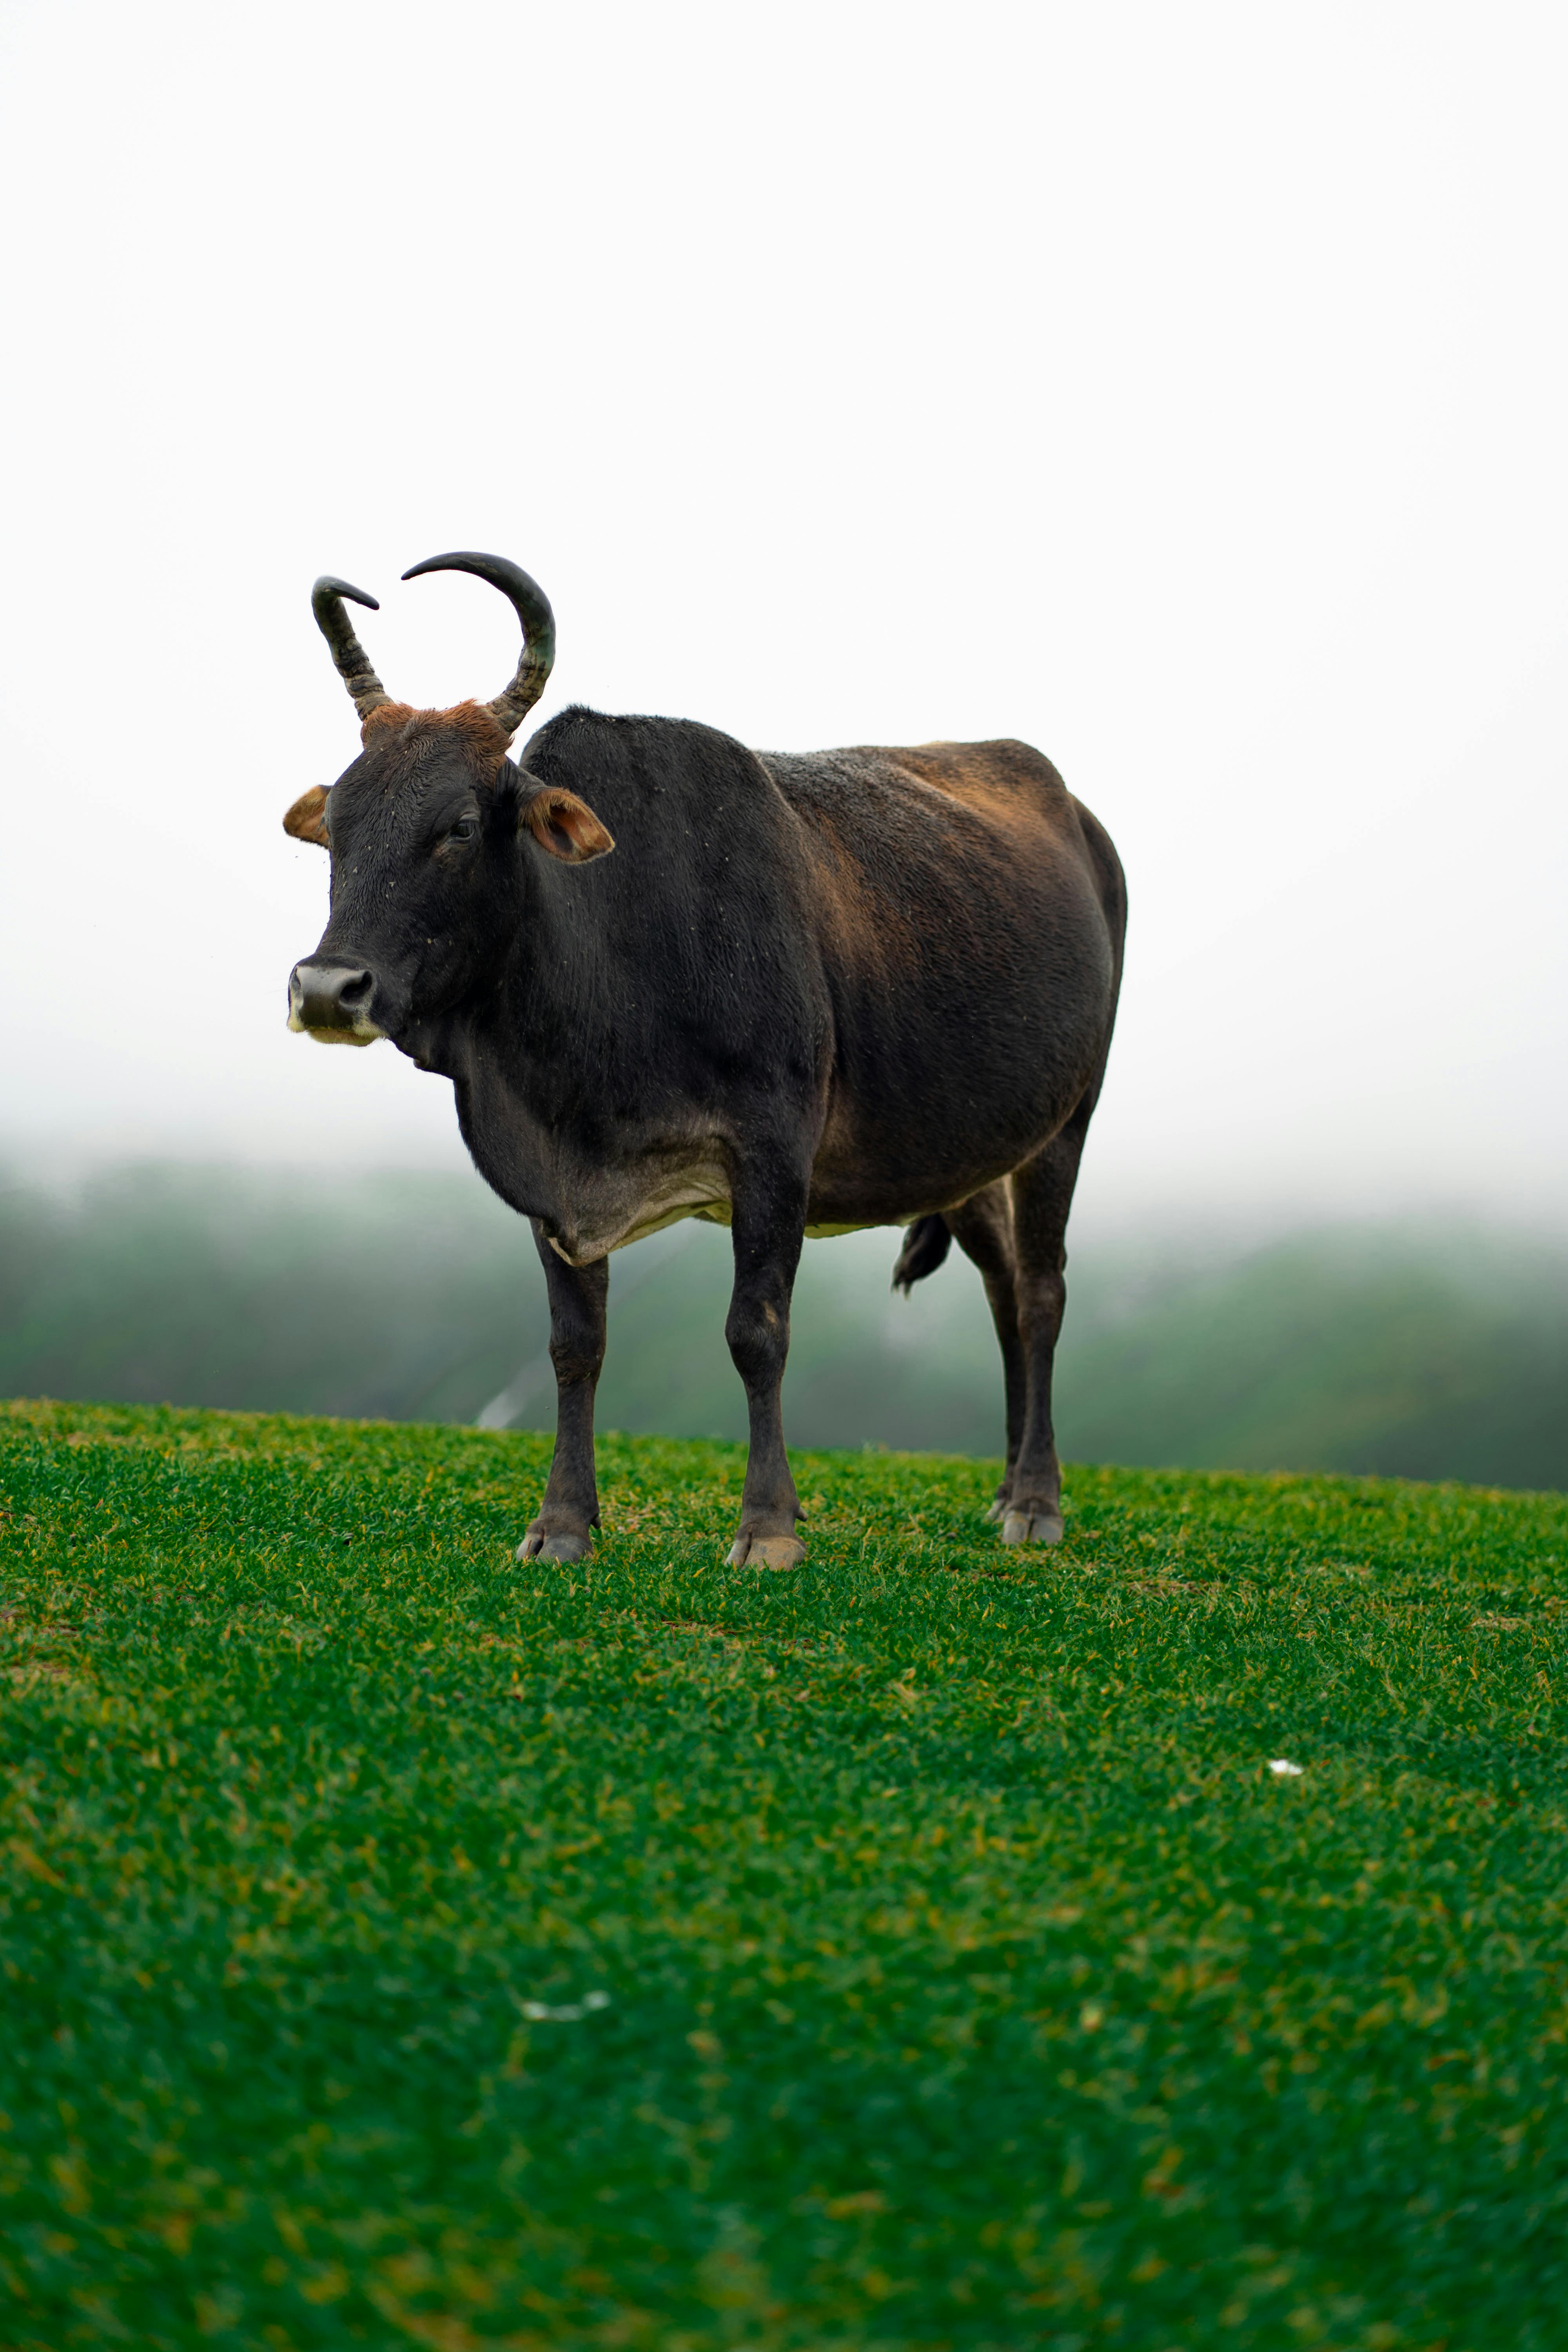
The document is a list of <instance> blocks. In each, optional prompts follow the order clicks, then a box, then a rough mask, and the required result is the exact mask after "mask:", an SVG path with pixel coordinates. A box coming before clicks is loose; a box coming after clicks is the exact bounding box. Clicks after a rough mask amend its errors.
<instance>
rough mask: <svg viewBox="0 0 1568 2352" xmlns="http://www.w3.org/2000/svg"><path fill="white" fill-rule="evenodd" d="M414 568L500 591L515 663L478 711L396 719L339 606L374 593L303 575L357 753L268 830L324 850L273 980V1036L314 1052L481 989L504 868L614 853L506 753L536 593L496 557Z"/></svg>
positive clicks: (533, 673)
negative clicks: (355, 723)
mask: <svg viewBox="0 0 1568 2352" xmlns="http://www.w3.org/2000/svg"><path fill="white" fill-rule="evenodd" d="M420 572H475V573H477V574H478V576H479V579H481V580H488V581H489V583H491V585H492V586H493V587H496V588H499V589H500V590H501V591H502V593H504V594H505V595H507V596H510V599H511V602H512V604H513V605H514V606H515V608H516V611H517V615H518V618H519V620H520V621H521V623H522V635H523V645H522V654H521V658H520V660H519V662H518V666H517V675H516V677H514V678H513V679H512V681H511V684H510V686H509V687H508V688H506V691H505V692H504V693H503V694H498V695H497V697H496V698H495V700H494V701H493V702H483V703H480V702H459V703H458V706H457V708H456V709H452V710H415V709H411V708H410V707H409V705H408V704H407V703H405V702H394V700H393V699H392V697H391V696H390V695H389V694H387V693H386V692H385V691H384V688H383V687H382V683H381V680H380V679H379V678H378V677H377V676H376V674H375V672H374V669H372V667H371V666H370V663H369V661H368V660H367V658H366V656H365V652H364V648H363V646H362V645H361V644H360V641H359V639H358V638H357V637H356V636H355V635H354V632H353V624H352V622H351V621H350V619H349V616H348V614H347V613H346V612H345V611H344V609H343V599H344V597H345V596H348V597H352V598H353V601H354V603H355V604H365V605H368V606H369V607H370V609H371V611H372V612H374V611H376V610H377V609H378V607H377V605H376V601H375V599H374V596H367V595H365V593H363V590H362V589H359V588H351V587H350V586H349V584H348V582H347V581H346V580H334V579H331V578H324V579H321V580H318V581H317V583H316V585H315V588H314V590H313V591H312V592H311V596H310V605H311V610H312V611H313V612H314V614H315V615H316V619H317V622H318V623H319V625H320V626H321V633H322V635H324V636H325V638H326V640H327V643H328V645H329V646H331V650H332V659H333V661H334V662H335V663H336V664H337V667H338V671H339V675H340V676H341V677H342V681H343V683H344V685H345V686H346V687H347V688H348V690H349V692H350V694H351V695H352V696H353V705H354V709H356V710H357V711H358V713H359V716H360V722H361V727H360V732H361V740H362V741H363V746H364V748H363V751H361V753H360V756H359V758H358V759H357V760H356V761H354V762H353V766H352V767H350V768H345V769H344V771H343V772H342V775H341V776H340V777H339V778H338V781H337V782H336V783H335V784H333V785H332V787H331V790H330V791H328V790H326V789H325V788H324V787H323V786H321V785H320V784H316V785H314V786H312V788H311V789H310V791H309V792H308V793H302V794H301V795H300V799H299V800H297V801H296V802H295V803H294V805H293V807H292V808H291V809H290V810H289V814H288V815H287V816H286V817H285V818H284V820H283V829H284V831H285V832H286V833H290V834H292V835H294V837H295V838H296V840H299V841H313V842H318V843H319V844H320V845H321V847H322V848H323V849H326V850H329V851H330V852H331V860H332V876H331V915H330V917H329V919H328V922H327V928H326V929H325V930H324V931H323V932H322V934H321V944H320V946H319V947H318V948H317V950H316V951H315V953H314V955H311V956H309V957H307V958H306V959H305V960H304V961H303V962H300V963H297V964H296V965H295V967H294V969H293V971H292V972H291V973H290V974H289V1028H290V1029H301V1030H304V1031H306V1032H307V1033H308V1034H310V1036H312V1037H316V1038H319V1039H321V1042H322V1043H323V1044H326V1045H372V1044H374V1041H375V1039H376V1038H377V1037H391V1038H394V1039H400V1038H402V1037H403V1036H405V1034H408V1033H409V1032H410V1031H411V1030H412V1029H413V1028H414V1027H416V1025H417V1024H422V1023H424V1022H426V1021H428V1020H432V1019H438V1018H439V1017H440V1015H441V1014H442V1013H446V1012H448V1011H449V1010H451V1009H452V1008H453V1007H454V1006H455V1005H457V1004H458V1003H459V1002H460V1001H461V1000H462V999H463V997H464V996H465V995H466V994H468V992H470V991H471V990H472V989H473V988H474V987H475V986H476V985H481V984H482V983H483V982H484V979H485V977H486V973H487V970H489V969H493V967H494V966H495V964H496V963H498V962H499V961H500V957H501V956H502V954H504V952H505V949H506V946H507V945H508V943H509V942H510V939H511V938H512V937H513V936H514V934H515V929H516V922H517V895H518V885H519V862H520V860H522V859H526V858H529V857H554V858H560V859H563V861H564V862H565V863H566V864H568V865H581V864H582V863H583V862H584V860H586V859H588V858H591V857H602V856H604V855H605V851H606V850H610V849H613V848H614V847H615V843H614V842H613V841H612V840H611V838H610V836H609V835H608V833H607V832H606V831H605V827H604V826H603V825H602V824H600V822H599V820H598V818H597V817H596V816H595V814H594V812H593V810H592V809H591V808H590V807H589V806H588V805H587V803H586V802H585V801H581V800H579V799H578V798H577V796H576V794H575V793H568V792H563V791H560V790H557V789H555V788H554V787H550V786H545V785H542V784H540V783H539V782H537V781H536V780H535V779H534V778H533V777H531V776H530V775H529V774H528V772H527V771H526V770H523V769H518V768H515V767H513V765H512V763H511V761H510V760H509V759H508V757H507V747H508V745H509V744H510V741H511V739H512V736H513V734H514V733H515V732H516V730H517V729H518V727H519V726H520V725H521V722H522V719H523V717H524V715H525V714H526V712H527V711H529V710H530V709H531V708H532V706H533V704H534V703H535V702H537V701H538V699H539V697H540V696H541V695H542V693H543V691H544V685H545V680H546V679H547V678H548V677H549V676H550V667H551V664H552V661H553V659H554V655H555V622H554V616H553V614H552V612H551V610H550V600H549V598H548V597H547V596H546V595H545V593H544V591H543V590H542V588H541V587H539V586H538V584H537V583H535V582H534V581H532V580H531V579H530V578H529V576H528V574H527V572H522V571H520V570H519V568H518V566H517V565H516V564H515V563H509V562H507V561H506V559H505V558H504V557H503V556H499V555H474V554H468V553H463V554H457V555H435V556H432V557H431V559H430V561H429V562H427V563H416V565H415V566H414V569H413V570H412V571H411V572H405V573H404V575H403V576H404V578H405V580H413V579H415V578H416V576H417V575H418V574H419V573H420Z"/></svg>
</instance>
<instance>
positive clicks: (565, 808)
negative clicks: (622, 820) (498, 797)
mask: <svg viewBox="0 0 1568 2352" xmlns="http://www.w3.org/2000/svg"><path fill="white" fill-rule="evenodd" d="M522 823H523V824H525V825H527V827H528V829H529V831H530V833H531V834H532V835H533V837H534V839H535V841H537V842H538V844H539V845H540V847H541V849H547V850H548V851H549V852H550V855H551V856H552V857H560V858H563V859H564V861H565V863H566V864H567V865H568V866H586V864H587V863H588V860H589V858H590V857H604V856H607V855H608V854H609V852H610V851H611V850H612V849H614V847H615V842H614V840H613V838H612V837H611V835H609V834H608V833H607V832H606V831H605V827H604V826H603V825H602V824H600V823H599V820H598V818H597V817H596V816H595V814H594V812H593V810H592V809H591V808H590V807H589V806H588V803H587V802H586V801H580V800H579V799H578V797H577V795H576V793H568V792H563V791H561V790H560V789H559V787H558V786H556V785H554V784H546V785H545V786H544V788H543V790H542V791H541V792H537V793H534V795H533V797H532V799H531V800H530V801H526V802H525V803H523V808H522Z"/></svg>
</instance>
